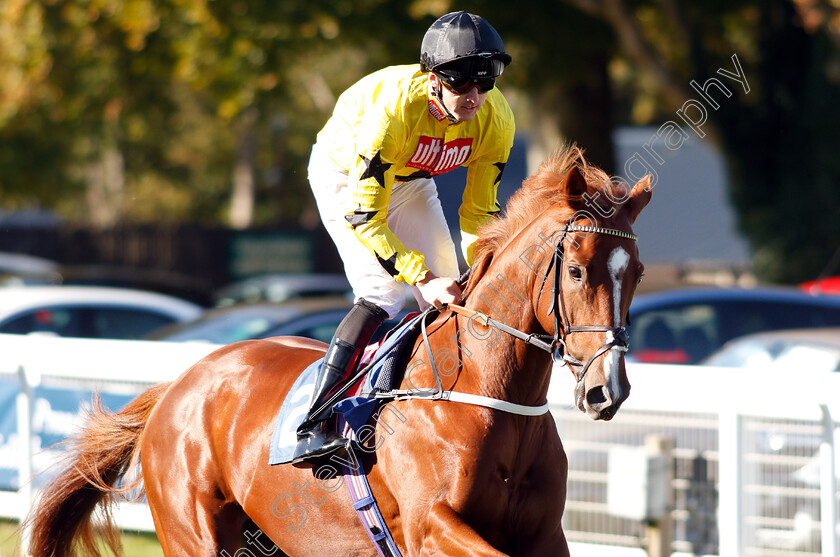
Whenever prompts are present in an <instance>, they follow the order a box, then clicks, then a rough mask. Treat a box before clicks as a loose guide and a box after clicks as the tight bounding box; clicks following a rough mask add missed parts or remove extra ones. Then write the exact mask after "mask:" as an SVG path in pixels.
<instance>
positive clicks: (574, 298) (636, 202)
mask: <svg viewBox="0 0 840 557" xmlns="http://www.w3.org/2000/svg"><path fill="white" fill-rule="evenodd" d="M587 171H589V169H587V168H585V167H584V170H583V171H582V170H581V168H579V167H578V166H576V165H575V166H572V167H571V168H570V169H569V170H568V172H567V173H566V175H565V177H564V178H563V179H562V181H561V184H560V189H561V191H562V192H563V193H564V195H563V196H562V200H561V201H560V202H559V203H557V204H556V205H555V207H553V208H552V211H551V213H552V214H553V218H554V219H555V221H554V224H553V226H554V227H556V228H557V229H556V230H554V231H553V234H552V241H551V244H552V245H553V247H554V255H553V256H552V261H551V262H550V263H548V265H547V268H548V269H547V272H546V273H545V275H544V276H545V279H544V280H543V281H542V282H541V283H540V284H539V290H538V294H537V296H538V298H539V297H543V298H545V300H544V301H540V302H538V304H537V314H538V318H539V319H540V322H541V323H542V325H543V327H544V328H545V329H546V330H547V331H554V339H555V343H556V350H557V352H556V355H555V358H556V360H557V361H558V362H562V363H564V364H566V365H568V367H569V368H570V369H571V370H572V372H573V373H574V375H575V378H576V380H577V386H576V388H575V402H576V404H577V407H578V408H579V409H580V410H581V411H582V412H586V413H587V414H588V415H589V416H590V417H591V418H592V419H596V420H609V419H611V418H612V417H613V416H614V415H615V413H616V412H617V411H618V408H619V407H620V406H621V403H622V402H624V401H625V400H626V399H627V397H628V395H629V394H630V382H629V381H628V379H627V373H626V370H625V365H624V353H625V352H626V351H627V348H628V341H629V339H628V336H627V332H626V330H625V325H626V318H627V312H628V311H629V309H630V301H631V300H632V299H633V294H634V292H635V290H636V285H637V284H638V283H639V281H640V280H641V276H642V272H643V269H644V267H643V265H642V263H641V261H640V260H639V250H638V248H637V246H636V236H635V235H634V234H633V230H632V224H633V222H634V221H635V220H636V217H637V216H638V215H639V213H640V212H641V210H642V209H643V208H644V207H645V205H647V203H648V202H649V201H650V198H651V189H650V181H649V179H646V180H643V181H641V182H639V183H638V184H636V185H635V186H634V187H633V188H632V189H631V190H629V191H628V189H627V188H624V187H623V186H621V185H620V184H616V183H613V182H610V181H608V180H604V183H603V184H597V183H594V184H593V183H592V176H589V182H587V179H586V178H585V177H584V172H587ZM596 175H597V176H599V177H601V178H603V175H602V173H600V172H599V173H597V174H596ZM548 285H550V288H549V286H548ZM549 291H550V293H551V294H550V295H547V294H548V292H549Z"/></svg>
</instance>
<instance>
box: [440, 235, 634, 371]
mask: <svg viewBox="0 0 840 557" xmlns="http://www.w3.org/2000/svg"><path fill="white" fill-rule="evenodd" d="M570 232H587V233H590V234H606V235H608V236H617V237H619V238H626V239H628V240H633V241H634V242H635V241H637V240H638V237H637V236H636V235H635V234H631V233H630V232H624V231H623V230H616V229H614V228H601V227H598V226H580V225H576V224H572V223H566V225H565V226H563V228H562V229H561V234H560V237H559V238H558V240H557V244H555V246H554V250H553V253H552V256H551V260H550V261H549V263H548V268H547V269H546V272H545V274H544V275H543V278H542V283H541V284H540V289H539V294H537V306H539V296H540V295H542V291H543V288H544V287H545V281H546V280H547V279H548V275H549V274H551V273H552V270H553V274H552V287H551V304H550V305H549V308H548V313H549V314H552V315H553V317H554V335H553V336H549V335H544V334H535V333H531V334H529V333H525V332H522V331H520V330H519V329H516V328H514V327H511V326H509V325H506V324H504V323H502V322H500V321H497V320H495V319H492V318H491V317H488V316H487V315H485V314H483V313H481V312H479V311H474V310H470V309H467V308H464V307H461V306H457V305H454V304H450V305H449V309H451V310H452V311H453V312H455V313H458V314H460V315H463V316H465V317H469V318H470V319H476V320H477V321H478V322H479V323H481V324H482V325H484V326H490V327H494V328H496V329H498V330H500V331H502V332H504V333H507V334H508V335H511V336H513V337H514V338H517V339H519V340H521V341H523V342H525V343H526V344H530V345H532V346H536V347H537V348H539V349H540V350H543V351H545V352H548V353H549V354H550V355H551V357H552V359H554V360H555V361H557V360H560V361H562V362H563V363H564V364H565V365H568V366H569V367H570V368H571V367H572V366H574V367H580V368H582V369H580V370H579V371H576V372H575V377H576V378H577V381H578V382H580V381H583V379H584V377H585V376H586V372H587V371H589V367H590V366H591V365H592V363H593V362H594V361H595V360H596V359H597V358H598V357H599V356H601V355H603V354H605V353H606V352H608V351H609V350H612V349H616V350H620V351H622V352H626V351H627V350H628V349H629V338H628V335H627V329H626V328H625V327H623V326H622V327H610V326H608V325H572V324H571V320H570V319H569V316H568V313H567V311H566V301H565V298H564V296H563V280H562V278H563V277H562V272H563V271H562V267H563V260H564V257H563V255H564V253H565V248H564V246H563V242H564V241H565V239H566V236H567V235H568V234H569V233H570ZM558 300H559V305H558ZM591 332H611V333H612V339H611V340H609V341H608V342H606V343H604V344H603V345H601V347H599V348H598V350H596V351H595V352H594V353H593V354H592V356H590V358H589V360H588V361H587V362H586V364H584V363H582V362H581V361H580V360H578V359H577V358H575V357H574V356H572V355H571V354H570V353H569V351H568V348H567V346H566V337H568V336H569V335H570V334H571V333H591Z"/></svg>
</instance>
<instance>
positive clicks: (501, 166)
mask: <svg viewBox="0 0 840 557" xmlns="http://www.w3.org/2000/svg"><path fill="white" fill-rule="evenodd" d="M493 166H495V167H496V168H498V169H499V175H498V176H496V181H495V182H493V184H498V183H499V182H501V181H502V173H503V172H504V171H505V166H507V163H506V162H497V163H496V164H494V165H493Z"/></svg>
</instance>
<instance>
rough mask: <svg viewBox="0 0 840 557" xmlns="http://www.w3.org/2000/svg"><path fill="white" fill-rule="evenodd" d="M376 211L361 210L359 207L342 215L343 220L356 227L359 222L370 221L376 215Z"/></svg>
mask: <svg viewBox="0 0 840 557" xmlns="http://www.w3.org/2000/svg"><path fill="white" fill-rule="evenodd" d="M376 213H377V211H362V208H361V207H359V208H357V209H356V210H355V211H353V212H352V213H350V214H349V215H344V220H346V221H347V222H348V223H349V224H350V226H352V227H353V228H356V227H357V226H359V225H361V224H365V223H366V222H370V221H371V219H373V217H375V216H376Z"/></svg>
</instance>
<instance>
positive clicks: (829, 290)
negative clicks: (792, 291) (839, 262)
mask: <svg viewBox="0 0 840 557" xmlns="http://www.w3.org/2000/svg"><path fill="white" fill-rule="evenodd" d="M799 288H801V289H802V290H804V291H805V292H807V293H808V294H835V295H837V294H840V276H839V277H825V278H821V279H815V280H809V281H808V282H803V283H802V284H800V285H799Z"/></svg>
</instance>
